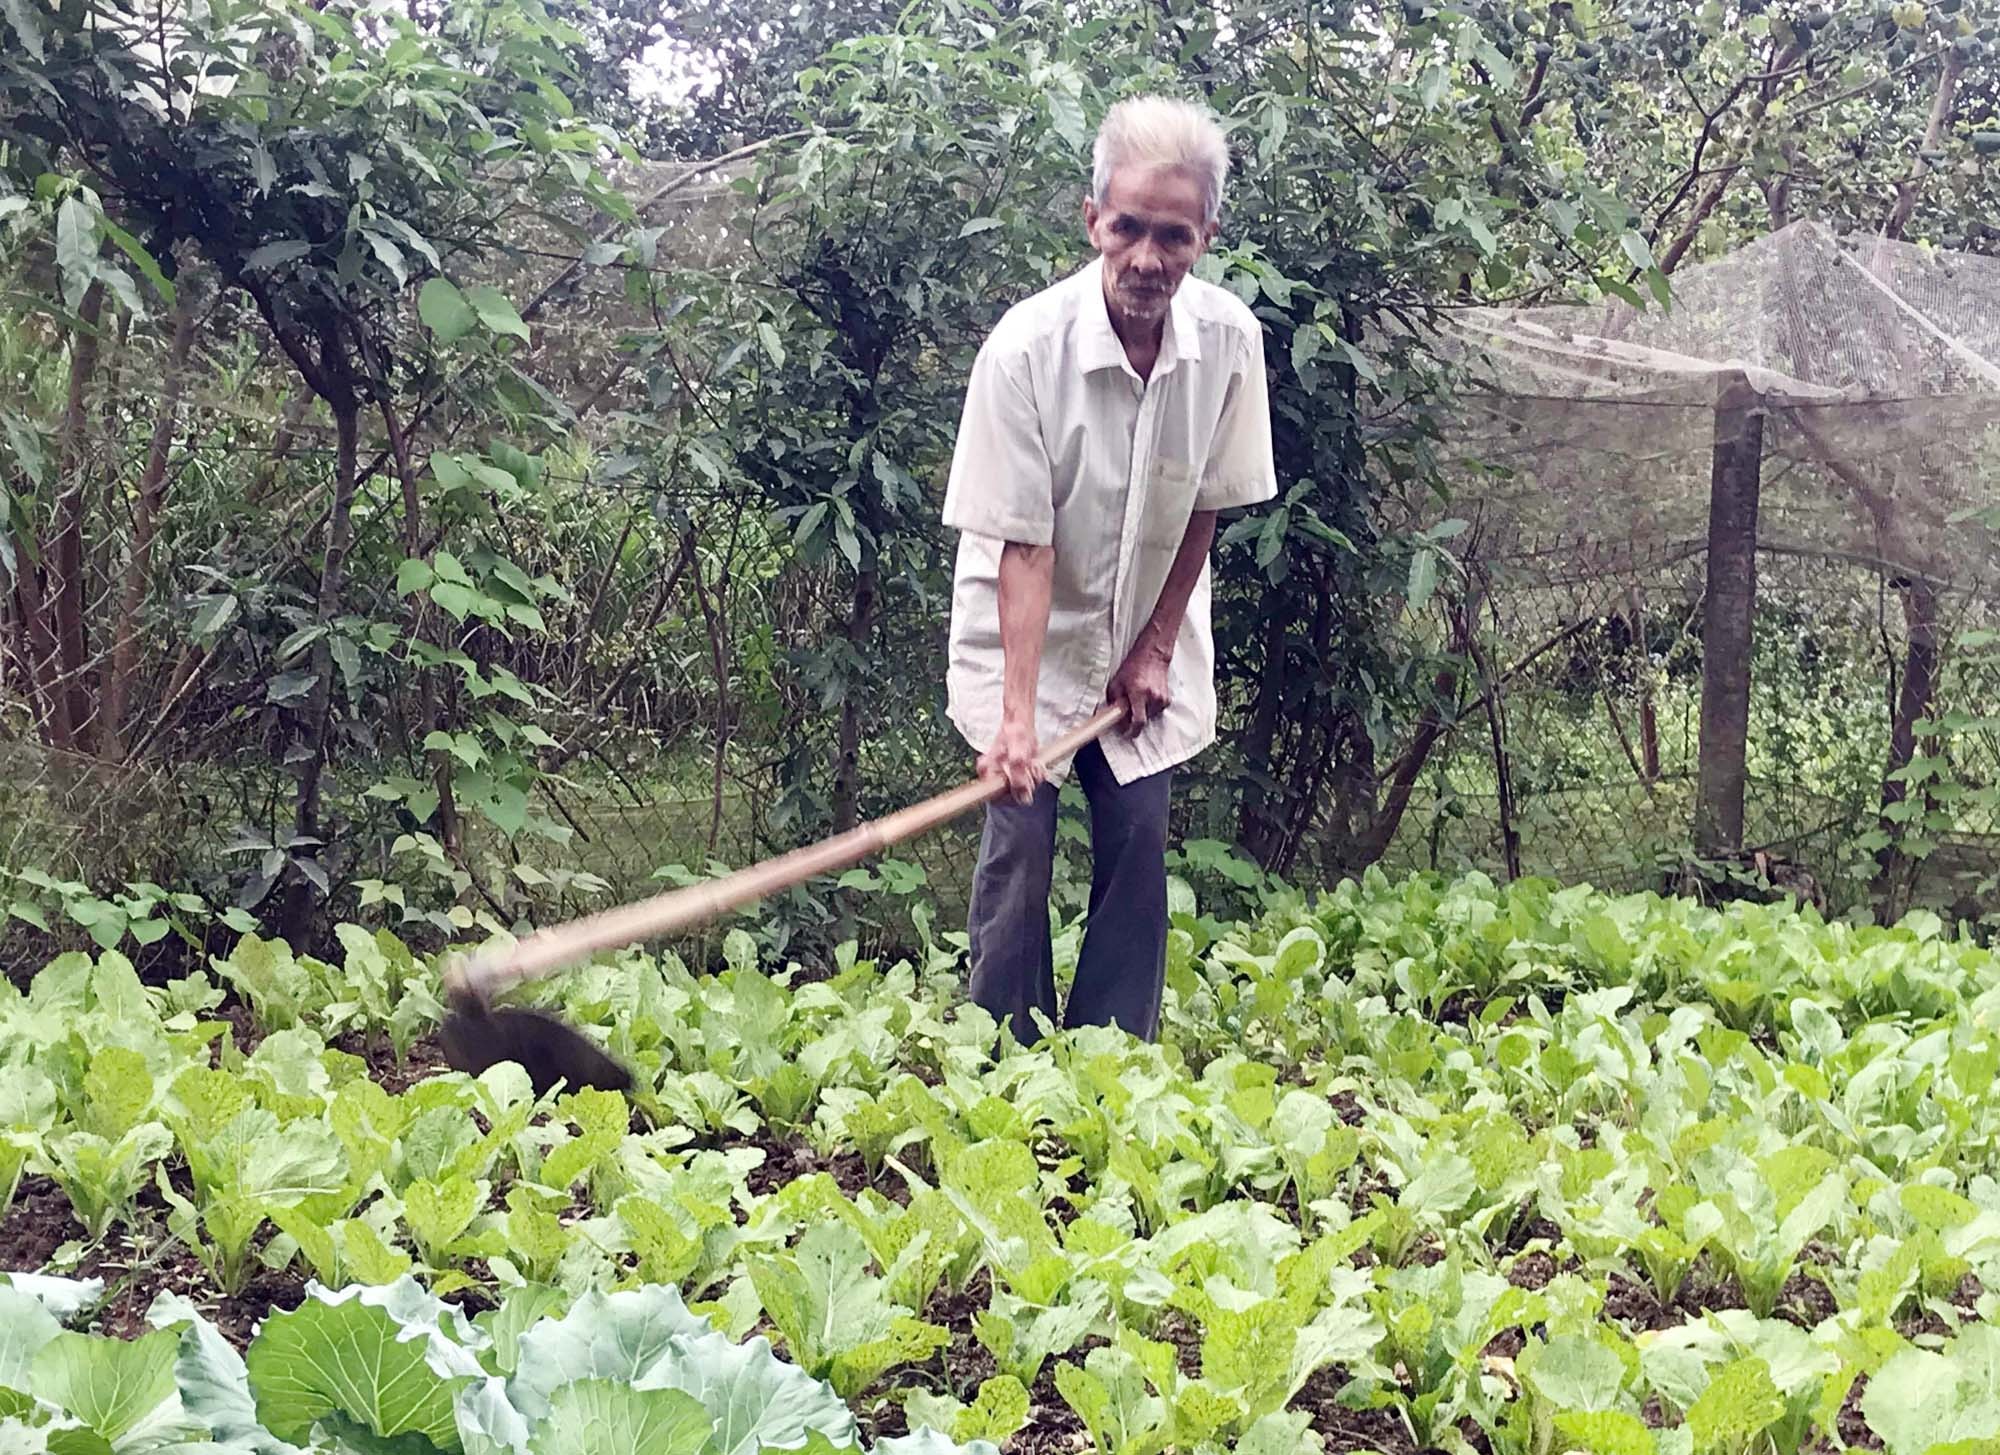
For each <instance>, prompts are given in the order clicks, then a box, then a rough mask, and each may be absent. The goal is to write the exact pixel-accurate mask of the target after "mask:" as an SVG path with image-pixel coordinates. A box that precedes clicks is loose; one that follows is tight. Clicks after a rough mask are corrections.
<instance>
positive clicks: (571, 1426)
mask: <svg viewBox="0 0 2000 1455" xmlns="http://www.w3.org/2000/svg"><path fill="white" fill-rule="evenodd" d="M714 1432H715V1420H714V1418H713V1417H711V1416H710V1414H709V1412H708V1410H707V1407H706V1406H704V1405H703V1404H702V1402H701V1401H700V1400H698V1399H696V1398H695V1397H694V1396H693V1395H691V1394H687V1393H685V1392H683V1391H681V1390H678V1389H635V1388H633V1387H632V1386H631V1385H630V1384H627V1383H624V1382H622V1381H619V1380H613V1379H580V1380H578V1381H576V1382H575V1383H574V1384H566V1385H564V1386H563V1387H562V1388H561V1389H558V1390H557V1391H556V1392H555V1395H554V1397H553V1398H552V1399H551V1400H550V1401H549V1415H548V1418H547V1419H545V1420H543V1421H542V1422H541V1423H540V1424H538V1425H536V1426H535V1430H534V1433H533V1434H532V1435H530V1436H529V1437H528V1455H702V1452H703V1451H705V1450H706V1449H707V1448H708V1442H709V1437H710V1436H711V1435H712V1434H713V1433H714Z"/></svg>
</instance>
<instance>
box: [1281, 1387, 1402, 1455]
mask: <svg viewBox="0 0 2000 1455" xmlns="http://www.w3.org/2000/svg"><path fill="white" fill-rule="evenodd" d="M1346 1384H1347V1371H1346V1370H1345V1369H1341V1368H1337V1367H1336V1368H1330V1369H1322V1370H1320V1371H1318V1372H1317V1373H1316V1374H1314V1375H1313V1376H1312V1377H1311V1378H1309V1379H1307V1380H1306V1383H1305V1388H1303V1389H1301V1390H1300V1391H1299V1393H1298V1397H1297V1398H1295V1399H1294V1400H1293V1401H1292V1408H1293V1409H1296V1410H1303V1411H1305V1412H1306V1413H1308V1414H1310V1415H1311V1416H1312V1427H1313V1429H1314V1430H1315V1431H1317V1432H1318V1434H1319V1436H1320V1438H1321V1439H1323V1440H1324V1441H1325V1442H1326V1448H1327V1452H1328V1455H1342V1452H1344V1451H1349V1450H1376V1451H1380V1452H1381V1455H1418V1451H1417V1445H1416V1442H1415V1441H1414V1440H1412V1439H1411V1438H1410V1431H1409V1428H1408V1427H1407V1426H1406V1425H1405V1424H1404V1423H1403V1417H1402V1416H1401V1415H1400V1414H1398V1413H1396V1411H1394V1410H1392V1409H1380V1410H1352V1409H1348V1408H1347V1407H1346V1406H1345V1405H1343V1404H1341V1403H1340V1402H1339V1396H1340V1391H1341V1389H1342V1388H1343V1387H1344V1386H1345V1385H1346Z"/></svg>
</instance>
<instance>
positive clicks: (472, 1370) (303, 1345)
mask: <svg viewBox="0 0 2000 1455" xmlns="http://www.w3.org/2000/svg"><path fill="white" fill-rule="evenodd" d="M448 1323H449V1324H453V1325H456V1332H457V1333H458V1337H457V1338H454V1337H453V1334H452V1332H450V1331H448V1329H447V1324H448ZM470 1333H471V1326H470V1325H469V1324H467V1323H466V1322H465V1320H464V1318H463V1316H462V1315H459V1314H457V1312H456V1311H455V1310H451V1309H448V1308H447V1307H446V1306H445V1305H443V1304H441V1303H439V1302H438V1301H437V1300H436V1299H433V1298H431V1297H430V1295H428V1294H426V1293H424V1292H423V1290H422V1289H421V1288H419V1287H418V1286H417V1285H416V1283H415V1281H414V1280H409V1279H405V1280H403V1281H401V1282H399V1283H396V1284H392V1285H389V1286H387V1287H379V1288H345V1289H342V1290H341V1291H340V1292H338V1293H327V1292H325V1291H324V1290H322V1289H314V1290H313V1296H312V1297H311V1298H309V1299H308V1300H307V1301H306V1302H305V1303H303V1304H301V1305H300V1306H299V1307H298V1308H297V1309H294V1310H292V1311H290V1312H283V1311H280V1312H274V1313H273V1314H271V1315H270V1317H269V1318H268V1319H267V1320H266V1321H265V1323H264V1327H263V1330H262V1331H261V1332H260V1333H259V1334H258V1336H257V1338H256V1339H255V1340H254V1341H253V1342H252V1343H251V1345H250V1351H249V1354H248V1356H247V1358H246V1361H245V1367H246V1369H247V1371H248V1374H249V1378H250V1387H251V1389H252V1390H253V1391H255V1393H256V1398H257V1415H258V1418H259V1419H261V1420H262V1421H263V1423H264V1426H265V1428H266V1429H268V1430H270V1431H271V1433H272V1434H274V1435H276V1436H277V1437H278V1438H279V1439H281V1440H288V1441H290V1442H292V1443H293V1444H299V1443H302V1442H303V1441H305V1440H306V1438H307V1437H308V1436H309V1435H310V1433H311V1431H312V1427H313V1425H314V1423H315V1422H316V1421H318V1420H319V1419H321V1418H322V1417H324V1416H325V1415H327V1414H330V1413H333V1412H335V1411H338V1412H339V1413H340V1414H343V1415H345V1416H346V1417H347V1418H348V1419H350V1420H353V1421H355V1422H356V1423H358V1424H360V1425H363V1426H365V1427H366V1428H367V1429H368V1431H369V1432H370V1433H371V1434H373V1435H374V1436H375V1437H376V1438H378V1439H393V1438H394V1437H395V1436H398V1435H402V1434H405V1433H408V1432H411V1431H415V1432H416V1433H418V1434H421V1435H422V1436H423V1437H424V1438H425V1439H427V1440H429V1441H430V1442H431V1443H432V1444H433V1445H436V1446H437V1447H438V1448H439V1449H440V1450H444V1451H447V1452H452V1455H456V1452H457V1451H458V1450H460V1448H461V1446H460V1443H459V1436H458V1423H457V1420H456V1419H455V1418H454V1416H453V1413H452V1401H453V1397H454V1395H455V1393H456V1392H457V1390H458V1389H460V1388H462V1387H464V1386H465V1385H467V1384H469V1383H471V1382H472V1381H473V1380H475V1379H478V1378H481V1377H483V1373H484V1372H483V1371H482V1370H481V1369H480V1367H479V1363H478V1361H477V1360H476V1359H475V1358H474V1357H473V1356H472V1354H471V1353H470V1352H468V1350H467V1349H466V1348H465V1347H464V1340H465V1339H466V1337H467V1336H469V1335H470Z"/></svg>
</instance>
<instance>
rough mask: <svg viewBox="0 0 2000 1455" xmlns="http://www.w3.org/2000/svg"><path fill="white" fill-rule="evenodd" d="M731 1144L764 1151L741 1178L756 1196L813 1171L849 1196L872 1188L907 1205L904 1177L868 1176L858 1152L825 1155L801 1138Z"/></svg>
mask: <svg viewBox="0 0 2000 1455" xmlns="http://www.w3.org/2000/svg"><path fill="white" fill-rule="evenodd" d="M728 1145H729V1146H731V1147H732V1148H733V1147H755V1148H757V1150H759V1151H760V1152H762V1153H763V1154H764V1160H763V1162H762V1164H760V1165H759V1166H756V1167H753V1168H751V1169H750V1175H749V1176H748V1177H747V1178H745V1179H744V1182H745V1184H746V1185H747V1186H748V1187H749V1189H750V1191H751V1192H752V1193H753V1194H754V1195H756V1196H758V1197H768V1196H770V1195H771V1194H772V1193H775V1192H777V1191H778V1190H779V1189H780V1188H782V1187H783V1186H785V1184H786V1183H788V1182H793V1181H796V1180H797V1179H798V1178H801V1177H810V1176H812V1175H813V1174H814V1173H816V1172H824V1173H827V1174H828V1175H830V1176H831V1177H832V1178H833V1180H834V1181H835V1182H836V1183H837V1184H839V1187H840V1190H841V1191H842V1192H843V1193H845V1194H846V1195H847V1196H848V1197H850V1198H852V1197H854V1196H856V1195H857V1194H859V1193H860V1192H861V1190H862V1189H863V1188H871V1187H872V1188H873V1189H874V1190H875V1191H877V1192H879V1193H881V1194H882V1196H884V1197H886V1198H888V1199H889V1200H890V1201H892V1202H899V1203H902V1204H903V1205H905V1206H908V1204H909V1201H910V1189H909V1187H908V1185H907V1184H905V1183H904V1181H903V1179H902V1178H900V1177H897V1176H895V1175H894V1174H893V1173H892V1174H890V1175H888V1176H883V1177H875V1178H871V1177H869V1175H868V1164H867V1163H866V1162H865V1161H863V1160H862V1157H861V1154H860V1153H859V1152H844V1151H843V1152H835V1153H834V1154H833V1155H832V1156H825V1155H823V1154H821V1153H820V1152H817V1151H815V1150H814V1149H813V1148H812V1147H810V1146H808V1145H807V1144H806V1143H804V1142H802V1141H795V1140H792V1139H789V1138H787V1139H780V1140H772V1139H768V1138H766V1137H754V1138H749V1139H746V1140H743V1141H732V1142H730V1143H729V1144H728Z"/></svg>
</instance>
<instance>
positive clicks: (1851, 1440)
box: [1834, 1374, 1882, 1450]
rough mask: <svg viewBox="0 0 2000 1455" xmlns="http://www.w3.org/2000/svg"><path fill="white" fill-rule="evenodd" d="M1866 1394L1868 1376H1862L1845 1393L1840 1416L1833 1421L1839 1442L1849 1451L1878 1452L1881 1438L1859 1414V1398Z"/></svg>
mask: <svg viewBox="0 0 2000 1455" xmlns="http://www.w3.org/2000/svg"><path fill="white" fill-rule="evenodd" d="M1867 1392H1868V1376H1867V1375H1865V1374H1863V1375H1860V1376H1858V1377H1857V1378H1856V1379H1855V1381H1854V1387H1853V1388H1852V1389H1850V1390H1848V1391H1847V1400H1846V1402H1845V1403H1844V1404H1842V1405H1841V1407H1840V1415H1839V1417H1838V1418H1837V1419H1836V1420H1835V1421H1834V1428H1835V1429H1836V1430H1838V1431H1839V1432H1840V1438H1841V1441H1842V1442H1843V1443H1844V1444H1845V1445H1846V1446H1847V1448H1848V1449H1850V1450H1880V1449H1881V1448H1882V1437H1881V1436H1880V1435H1878V1434H1876V1433H1875V1432H1874V1431H1873V1430H1871V1429H1870V1428H1869V1427H1868V1421H1867V1420H1866V1419H1864V1418H1863V1417H1862V1414H1861V1396H1862V1395H1864V1394H1866V1393H1867Z"/></svg>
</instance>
